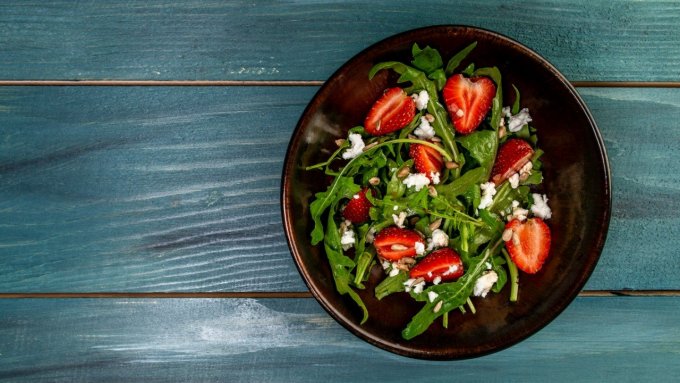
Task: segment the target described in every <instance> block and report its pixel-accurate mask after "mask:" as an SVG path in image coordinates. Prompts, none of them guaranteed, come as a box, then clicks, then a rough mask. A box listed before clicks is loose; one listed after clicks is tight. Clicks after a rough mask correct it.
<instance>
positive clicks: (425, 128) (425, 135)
mask: <svg viewBox="0 0 680 383" xmlns="http://www.w3.org/2000/svg"><path fill="white" fill-rule="evenodd" d="M413 134H415V135H416V136H417V137H418V138H420V139H421V140H429V139H432V137H434V134H435V133H434V128H433V127H432V125H430V122H429V121H427V118H425V116H423V117H420V125H418V127H417V128H416V129H415V130H414V131H413Z"/></svg>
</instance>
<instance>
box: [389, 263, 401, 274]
mask: <svg viewBox="0 0 680 383" xmlns="http://www.w3.org/2000/svg"><path fill="white" fill-rule="evenodd" d="M388 275H389V276H390V277H396V276H397V275H399V269H398V268H397V267H396V266H395V265H394V264H393V265H392V269H391V270H390V273H389V274H388Z"/></svg>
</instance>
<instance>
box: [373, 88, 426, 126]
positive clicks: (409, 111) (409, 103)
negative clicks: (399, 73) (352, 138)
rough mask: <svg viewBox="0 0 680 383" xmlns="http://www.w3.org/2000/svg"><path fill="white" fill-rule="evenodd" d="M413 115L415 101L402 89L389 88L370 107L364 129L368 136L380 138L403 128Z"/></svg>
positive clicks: (414, 112)
mask: <svg viewBox="0 0 680 383" xmlns="http://www.w3.org/2000/svg"><path fill="white" fill-rule="evenodd" d="M415 115H416V103H415V101H413V99H412V98H411V97H409V95H407V94H406V92H404V90H403V89H401V88H398V87H397V88H389V89H387V90H386V91H385V93H384V94H383V95H382V97H380V98H379V99H378V101H376V102H375V103H374V104H373V106H372V107H371V110H370V111H369V112H368V116H366V121H364V128H365V129H366V132H367V133H369V134H372V135H374V136H382V135H384V134H388V133H392V132H394V131H396V130H399V129H401V128H403V127H405V126H406V125H408V123H409V122H411V120H413V117H414V116H415Z"/></svg>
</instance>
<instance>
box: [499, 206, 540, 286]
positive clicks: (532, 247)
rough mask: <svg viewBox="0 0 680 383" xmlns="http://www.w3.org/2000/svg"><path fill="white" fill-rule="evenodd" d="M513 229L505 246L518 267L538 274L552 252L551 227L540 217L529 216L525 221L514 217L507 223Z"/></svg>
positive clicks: (507, 226) (509, 228) (507, 227)
mask: <svg viewBox="0 0 680 383" xmlns="http://www.w3.org/2000/svg"><path fill="white" fill-rule="evenodd" d="M505 230H511V231H512V237H510V240H508V241H505V248H506V249H508V253H510V258H512V261H513V262H515V264H516V265H517V267H518V268H519V269H520V270H522V271H524V272H525V273H529V274H536V273H537V272H538V271H539V270H540V269H541V267H542V266H543V262H545V260H546V258H548V254H549V253H550V228H549V227H548V225H546V223H545V222H543V220H542V219H540V218H529V219H528V220H526V221H525V222H520V221H519V220H518V219H513V220H512V221H510V222H508V224H507V225H505Z"/></svg>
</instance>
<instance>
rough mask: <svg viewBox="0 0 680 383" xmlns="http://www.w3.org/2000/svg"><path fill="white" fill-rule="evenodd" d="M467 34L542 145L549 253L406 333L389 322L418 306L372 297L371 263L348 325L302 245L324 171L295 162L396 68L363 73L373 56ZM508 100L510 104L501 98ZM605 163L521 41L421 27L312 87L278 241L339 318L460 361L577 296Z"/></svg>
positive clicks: (452, 48)
mask: <svg viewBox="0 0 680 383" xmlns="http://www.w3.org/2000/svg"><path fill="white" fill-rule="evenodd" d="M473 41H477V42H478V45H477V47H476V49H475V50H474V51H473V52H472V54H471V55H470V56H468V58H467V59H466V60H465V61H464V62H463V65H462V66H461V67H464V66H465V65H467V63H469V62H474V63H475V64H476V66H477V67H483V66H497V67H498V68H499V69H500V71H501V73H502V75H503V93H504V97H503V99H504V104H505V105H509V104H510V102H511V100H513V99H514V91H513V90H512V87H511V84H514V85H515V86H516V87H517V88H518V89H519V90H520V92H521V104H522V106H523V107H527V108H529V110H530V113H531V116H532V118H533V123H532V125H533V126H534V127H535V128H536V129H537V134H538V139H539V141H538V145H539V147H540V148H541V149H543V150H544V151H545V155H544V156H543V157H542V159H543V162H544V170H543V175H544V179H545V181H544V185H543V192H544V193H546V194H547V196H548V198H549V204H550V207H551V208H552V212H553V216H552V219H550V220H549V221H548V223H549V225H550V227H551V232H552V244H551V250H550V254H551V255H550V258H549V260H548V261H547V263H546V265H545V266H544V267H543V269H542V270H541V271H540V272H539V273H538V274H535V275H528V274H523V273H521V274H520V289H519V301H518V302H516V303H510V302H509V300H508V294H509V288H508V286H506V288H504V289H503V291H502V292H501V293H499V294H490V295H489V296H488V297H487V298H485V299H475V300H474V303H475V306H476V308H477V313H476V314H474V315H473V314H471V313H469V312H468V313H467V314H465V315H463V314H462V313H460V312H457V311H454V312H452V313H451V315H450V318H449V328H448V329H444V328H443V327H442V325H441V321H436V322H435V324H433V325H432V326H431V328H430V329H428V330H427V331H426V332H425V333H423V334H422V335H420V336H418V337H416V338H414V339H412V340H409V341H406V340H404V339H402V338H401V330H402V329H403V328H404V327H405V325H406V324H407V323H408V322H409V320H410V318H411V317H412V316H413V315H414V314H415V313H416V312H417V311H418V310H419V308H420V306H421V305H422V303H417V302H414V301H413V300H412V299H411V298H410V297H408V296H407V294H393V295H391V296H389V297H387V298H385V299H383V300H382V301H377V300H376V299H375V297H374V296H373V287H374V286H375V285H376V284H377V283H378V282H379V281H380V279H381V278H382V276H381V274H382V270H381V269H380V268H379V267H375V268H374V269H373V270H372V274H371V279H370V281H369V283H368V288H367V289H366V290H364V291H359V294H360V295H361V298H362V299H363V300H364V302H365V303H366V306H367V307H368V310H369V314H370V318H369V320H368V321H367V322H366V323H365V324H364V325H359V322H360V320H361V312H360V310H359V309H358V307H357V306H356V305H355V304H354V302H352V301H351V300H350V299H348V298H346V297H344V296H341V295H340V294H338V293H337V292H336V290H335V286H334V283H333V278H332V275H331V271H330V268H329V264H328V261H327V260H326V256H325V254H324V251H323V246H322V244H319V245H318V246H312V245H311V244H310V231H311V229H312V227H313V223H312V220H311V217H310V212H309V204H310V202H311V200H312V198H313V195H314V193H316V192H319V191H322V190H325V188H326V187H327V185H328V184H329V181H330V180H329V179H327V177H326V176H324V175H323V173H322V172H320V171H306V170H305V167H307V166H309V165H312V164H315V163H318V162H322V161H324V160H326V159H327V157H328V156H329V155H330V153H332V151H334V150H335V148H336V147H335V143H334V141H335V140H336V139H338V138H345V137H346V136H347V130H348V129H350V128H351V127H354V126H357V125H362V124H363V120H364V118H365V116H366V114H367V112H368V110H369V109H370V107H371V105H372V103H373V102H374V101H375V100H376V99H377V98H378V97H379V95H380V94H381V93H382V92H383V90H384V89H386V88H387V87H391V86H396V85H397V83H396V80H397V76H395V75H393V74H390V73H389V72H387V71H382V72H380V73H379V74H378V75H377V76H376V77H375V78H373V80H372V81H369V80H368V71H369V70H370V68H371V67H372V66H373V65H374V64H375V63H378V62H382V61H389V60H397V61H402V62H407V63H408V62H409V60H410V52H411V46H412V44H413V43H414V42H417V43H418V44H419V45H420V46H421V47H423V46H426V45H430V46H432V47H434V48H437V49H438V50H439V51H440V52H441V54H442V57H443V58H444V60H445V62H446V60H447V59H448V58H449V57H451V56H452V55H453V54H455V53H456V52H457V51H459V50H460V49H462V48H464V47H465V46H467V45H468V44H470V43H471V42H473ZM509 100H510V101H509ZM609 180H610V176H609V167H608V162H607V158H606V153H605V150H604V145H603V143H602V139H601V137H600V134H599V132H598V130H597V127H596V125H595V123H594V121H593V119H592V117H591V116H590V113H589V112H588V110H587V108H586V106H585V104H584V103H583V101H582V100H581V99H580V97H579V96H578V94H577V93H576V91H575V90H574V88H573V87H572V86H571V85H570V84H569V82H568V81H567V80H566V79H565V78H564V77H563V76H562V75H561V74H560V73H559V72H558V71H557V70H556V69H555V68H554V67H553V66H552V65H550V64H549V63H548V62H547V61H545V60H544V59H543V58H541V57H540V56H539V55H538V54H536V53H535V52H533V51H531V50H530V49H528V48H526V47H524V46H522V45H520V44H519V43H517V42H515V41H513V40H510V39H509V38H506V37H504V36H501V35H499V34H496V33H493V32H490V31H485V30H481V29H477V28H471V27H462V26H437V27H428V28H423V29H418V30H413V31H409V32H405V33H402V34H400V35H396V36H394V37H391V38H388V39H386V40H383V41H381V42H379V43H377V44H375V45H373V46H371V47H369V48H368V49H366V50H364V51H363V52H361V53H359V54H358V55H357V56H355V57H354V58H352V59H351V60H350V61H348V62H347V63H346V64H345V65H344V66H342V67H341V68H340V69H339V70H338V71H337V72H336V73H335V74H333V76H332V77H331V78H330V79H329V80H328V81H327V82H326V83H325V84H324V85H323V86H322V88H321V89H320V90H319V91H318V93H317V94H316V95H315V96H314V98H313V99H312V101H311V102H310V104H309V105H308V107H307V108H306V110H305V111H304V113H303V115H302V117H301V119H300V121H299V123H298V125H297V127H296V129H295V132H294V133H293V136H292V138H291V142H290V145H289V148H288V153H287V156H286V161H285V166H284V174H283V181H282V196H281V197H282V213H283V220H284V226H285V231H286V235H287V239H288V243H289V246H290V249H291V252H292V255H293V257H294V259H295V262H296V264H297V267H298V269H299V271H300V273H301V275H302V277H303V278H304V280H305V282H306V284H307V286H308V287H309V289H310V291H311V292H312V293H313V295H314V296H315V297H316V299H317V300H318V301H319V302H320V303H321V305H322V306H323V307H324V308H325V309H326V310H327V311H328V312H329V313H330V314H331V315H332V316H333V317H334V318H335V319H336V320H337V321H338V322H339V323H341V324H342V325H343V326H345V327H346V328H347V329H349V330H350V331H352V332H353V333H354V334H356V335H357V336H359V337H361V338H363V339H364V340H366V341H368V342H370V343H372V344H374V345H377V346H379V347H381V348H384V349H386V350H389V351H392V352H395V353H398V354H402V355H406V356H410V357H416V358H425V359H460V358H468V357H473V356H479V355H483V354H487V353H490V352H493V351H498V350H500V349H503V348H505V347H508V346H510V345H512V344H514V343H517V342H519V341H520V340H522V339H524V338H526V337H527V336H529V335H531V334H533V333H535V332H536V331H538V330H539V329H540V328H542V327H543V326H545V325H546V324H548V323H549V322H550V321H551V320H552V319H554V318H555V317H556V316H557V315H558V314H559V313H560V312H561V311H562V310H563V309H564V308H565V307H566V306H567V305H568V304H569V303H570V302H571V301H572V300H573V299H574V298H575V297H576V295H577V294H578V292H579V291H580V290H581V288H582V287H583V286H584V284H585V282H586V281H587V279H588V277H589V276H590V274H591V272H592V270H593V269H594V267H595V264H596V263H597V260H598V258H599V255H600V252H601V249H602V246H603V245H604V241H605V237H606V232H607V226H608V223H609V215H610V204H611V197H610V195H611V192H610V184H609Z"/></svg>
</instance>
